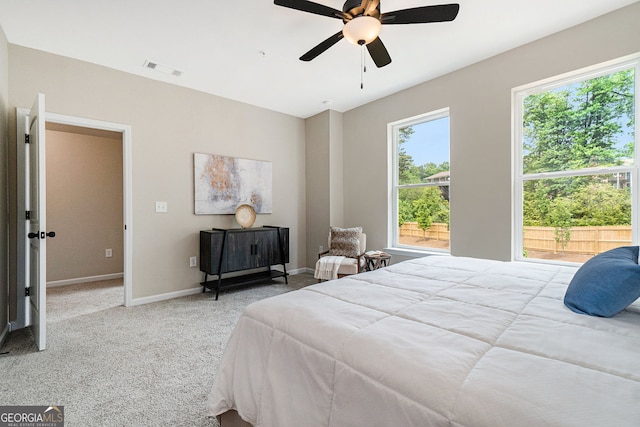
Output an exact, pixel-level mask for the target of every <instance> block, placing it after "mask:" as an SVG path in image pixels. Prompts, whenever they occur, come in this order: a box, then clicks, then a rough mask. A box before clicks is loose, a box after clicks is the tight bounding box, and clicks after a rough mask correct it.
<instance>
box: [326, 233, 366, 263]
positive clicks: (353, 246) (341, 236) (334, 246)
mask: <svg viewBox="0 0 640 427" xmlns="http://www.w3.org/2000/svg"><path fill="white" fill-rule="evenodd" d="M361 234H362V227H352V228H339V227H331V245H330V248H329V255H333V256H347V257H351V258H356V257H357V256H358V255H360V235H361Z"/></svg>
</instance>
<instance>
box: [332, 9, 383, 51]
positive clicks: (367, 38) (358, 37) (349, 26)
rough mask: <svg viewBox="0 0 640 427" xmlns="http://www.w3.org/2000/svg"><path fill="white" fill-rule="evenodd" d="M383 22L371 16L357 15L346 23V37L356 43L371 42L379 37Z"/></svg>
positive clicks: (344, 32)
mask: <svg viewBox="0 0 640 427" xmlns="http://www.w3.org/2000/svg"><path fill="white" fill-rule="evenodd" d="M381 29H382V23H381V22H380V20H379V19H377V18H374V17H371V16H357V17H355V18H353V19H352V20H350V21H349V22H347V23H346V24H345V25H344V28H343V30H342V34H344V38H345V39H347V40H349V41H350V42H351V43H353V44H355V45H360V44H363V43H362V42H364V44H369V43H371V42H372V41H374V40H375V39H376V38H378V35H379V34H380V30H381Z"/></svg>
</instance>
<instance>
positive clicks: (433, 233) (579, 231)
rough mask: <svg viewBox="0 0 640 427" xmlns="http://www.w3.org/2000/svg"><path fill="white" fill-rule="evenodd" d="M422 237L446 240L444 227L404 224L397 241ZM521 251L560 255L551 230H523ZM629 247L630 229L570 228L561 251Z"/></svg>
mask: <svg viewBox="0 0 640 427" xmlns="http://www.w3.org/2000/svg"><path fill="white" fill-rule="evenodd" d="M404 236H411V237H426V238H427V239H430V240H449V230H448V229H447V224H443V223H435V222H434V223H433V224H431V227H429V228H428V229H427V230H426V233H423V231H422V229H421V228H420V227H419V226H418V223H417V222H405V223H404V224H402V225H401V226H400V237H404ZM523 245H524V249H525V250H527V251H541V252H553V253H561V252H562V243H561V242H557V241H556V235H555V229H554V228H553V227H524V241H523ZM625 245H631V226H630V225H609V226H602V227H572V228H571V235H570V239H569V241H568V242H566V245H565V247H564V251H565V253H574V254H587V255H598V254H599V253H602V252H605V251H608V250H609V249H613V248H617V247H618V246H625Z"/></svg>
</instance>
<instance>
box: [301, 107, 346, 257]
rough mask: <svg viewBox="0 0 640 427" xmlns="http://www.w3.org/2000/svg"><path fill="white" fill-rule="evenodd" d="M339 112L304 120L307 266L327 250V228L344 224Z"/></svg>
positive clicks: (330, 112)
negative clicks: (319, 253)
mask: <svg viewBox="0 0 640 427" xmlns="http://www.w3.org/2000/svg"><path fill="white" fill-rule="evenodd" d="M342 128H343V123H342V114H341V113H338V112H336V111H331V110H329V111H325V112H323V113H320V114H317V115H315V116H313V117H310V118H308V119H306V164H307V169H306V191H307V220H306V225H307V266H308V267H311V268H313V267H314V266H315V263H316V261H317V259H318V250H319V247H320V246H322V247H323V248H324V249H325V250H326V249H327V237H328V235H329V227H330V226H336V227H343V226H345V224H344V194H343V188H344V181H343V176H344V167H343V165H344V163H343V153H344V150H343V138H342Z"/></svg>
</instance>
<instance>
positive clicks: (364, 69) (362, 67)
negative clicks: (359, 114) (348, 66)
mask: <svg viewBox="0 0 640 427" xmlns="http://www.w3.org/2000/svg"><path fill="white" fill-rule="evenodd" d="M360 46H361V49H360V89H364V73H366V72H367V65H366V63H365V61H366V56H365V54H364V47H365V44H364V43H361V44H360Z"/></svg>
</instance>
